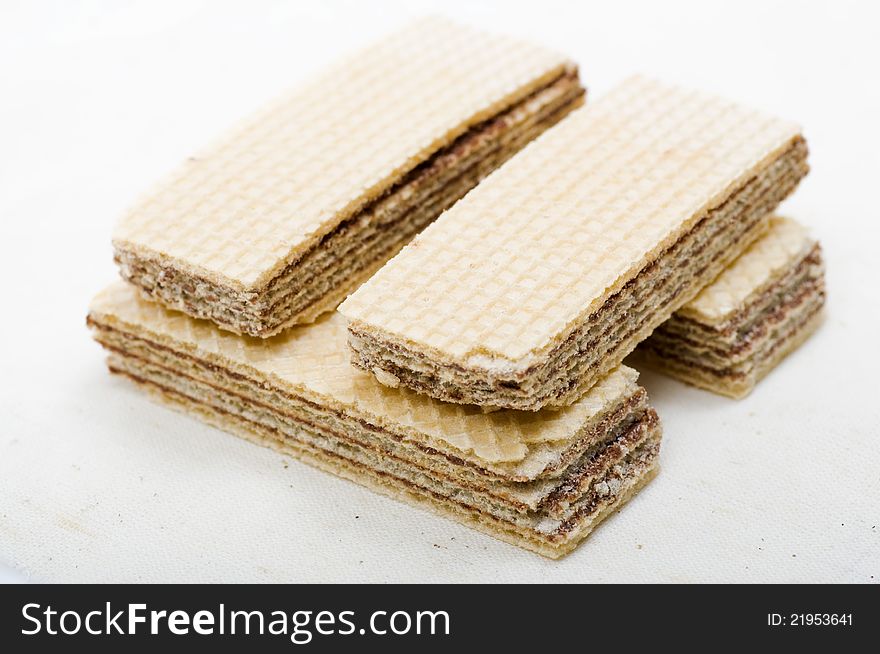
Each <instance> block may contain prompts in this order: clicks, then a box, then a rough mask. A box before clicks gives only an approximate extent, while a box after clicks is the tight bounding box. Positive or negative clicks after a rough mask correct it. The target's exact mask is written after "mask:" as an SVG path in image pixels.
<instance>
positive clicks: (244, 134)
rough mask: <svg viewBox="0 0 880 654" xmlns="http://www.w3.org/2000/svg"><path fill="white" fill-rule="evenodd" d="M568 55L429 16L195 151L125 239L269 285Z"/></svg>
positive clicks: (213, 276)
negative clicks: (328, 235) (335, 229)
mask: <svg viewBox="0 0 880 654" xmlns="http://www.w3.org/2000/svg"><path fill="white" fill-rule="evenodd" d="M568 65H569V62H568V61H567V60H566V59H565V58H564V57H562V56H560V55H558V54H555V53H552V52H550V51H548V50H545V49H543V48H539V47H536V46H532V45H529V44H526V43H522V42H519V41H517V40H515V39H510V38H505V37H500V36H490V35H485V34H482V33H480V32H476V31H474V30H471V29H468V28H464V27H461V26H459V25H455V24H453V23H450V22H447V21H445V20H441V19H427V20H423V21H420V22H418V23H416V24H414V25H413V26H411V27H409V28H407V29H404V30H402V31H400V32H398V33H396V34H394V35H392V36H390V37H389V38H387V39H386V40H384V41H382V42H380V43H379V44H377V45H375V46H373V47H371V48H368V49H365V50H363V51H361V52H359V53H357V54H355V55H352V56H350V57H348V58H346V59H345V60H344V61H342V62H340V63H339V64H338V65H336V66H334V67H332V68H331V69H330V70H328V71H327V72H325V73H323V74H321V75H320V76H318V77H316V78H315V79H313V80H311V81H310V82H308V83H307V84H305V85H303V86H302V87H301V88H299V89H298V90H296V91H294V92H292V93H291V94H289V95H287V96H285V97H283V98H281V99H279V100H278V101H276V102H274V103H273V104H271V105H270V106H269V107H267V108H266V109H265V110H263V111H261V112H259V113H258V114H256V115H255V116H254V117H253V118H252V119H250V120H248V121H247V122H245V123H244V124H242V125H241V126H240V127H239V128H237V129H235V130H234V131H232V132H231V133H230V134H229V135H228V136H226V137H224V138H223V139H221V140H220V141H218V142H217V143H215V144H214V145H212V146H210V147H209V148H207V149H206V150H205V151H203V152H202V153H200V154H198V155H196V156H195V157H192V158H191V159H190V160H189V161H188V162H186V164H185V165H184V166H183V167H182V168H181V169H179V170H178V171H177V172H175V173H174V174H172V175H171V176H170V177H169V179H167V180H165V181H164V182H163V183H162V184H161V185H160V186H159V187H157V188H156V189H155V190H154V191H153V192H152V193H150V194H148V195H147V196H146V197H145V198H144V199H143V200H142V201H141V202H140V203H139V204H138V205H137V206H135V207H134V208H133V209H132V210H131V211H130V212H129V213H128V214H127V215H126V216H125V217H124V219H123V220H122V221H121V223H120V225H119V226H118V228H117V230H116V232H115V234H114V242H115V244H116V245H117V246H118V247H123V248H127V249H132V250H134V251H136V252H138V253H140V254H141V255H142V256H147V257H153V258H161V259H163V260H167V261H172V262H173V264H174V265H175V266H177V267H180V268H181V269H184V270H186V271H188V272H190V273H191V274H194V275H198V276H200V277H203V278H205V279H207V280H211V281H214V282H217V283H222V284H225V285H229V286H231V287H233V288H235V289H238V290H247V289H253V288H257V287H259V286H261V285H263V284H265V283H266V282H268V281H269V280H270V279H271V278H272V276H273V275H274V274H276V273H277V272H278V271H279V270H280V269H281V268H282V267H283V266H284V265H285V263H287V262H289V261H291V260H292V259H294V258H295V257H296V256H297V255H299V254H300V253H302V252H303V251H304V250H305V249H307V248H308V247H309V246H311V245H313V244H314V243H315V242H317V241H318V239H320V237H321V236H323V235H324V234H326V233H328V232H329V231H330V230H331V229H332V228H333V227H334V226H335V225H337V224H339V223H340V222H341V221H343V220H345V219H346V218H348V217H350V216H352V215H353V214H354V213H356V212H357V211H358V209H360V208H361V207H363V206H364V204H365V203H367V202H368V201H370V200H371V199H373V198H375V197H377V196H379V195H381V194H382V193H383V192H384V191H386V190H388V189H389V188H390V187H391V185H392V184H393V183H394V181H395V180H397V179H399V178H400V177H401V176H402V175H403V174H404V173H405V172H407V171H408V170H411V169H412V168H413V167H415V166H416V165H418V164H419V163H420V162H422V161H424V160H425V159H426V158H427V157H428V156H429V155H430V154H431V153H432V152H435V151H436V150H438V149H439V148H441V147H443V146H445V145H447V144H449V143H451V142H452V141H453V140H454V139H455V138H456V137H457V136H459V135H460V134H462V133H463V132H465V131H466V130H467V129H468V128H469V127H470V126H471V125H474V124H476V123H479V122H480V121H482V120H485V119H487V118H489V117H491V116H492V115H493V114H495V113H497V112H498V111H500V110H501V109H502V108H504V107H505V106H509V105H510V104H512V103H513V102H515V101H516V100H518V99H521V98H523V97H525V96H526V95H528V94H529V93H530V92H531V91H532V90H534V89H535V88H536V87H538V86H540V85H541V84H545V83H547V82H548V81H550V80H552V79H553V78H554V77H557V76H559V75H560V74H561V73H562V71H563V70H564V69H565V67H566V66H568Z"/></svg>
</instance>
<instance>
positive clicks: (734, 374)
mask: <svg viewBox="0 0 880 654" xmlns="http://www.w3.org/2000/svg"><path fill="white" fill-rule="evenodd" d="M824 304H825V266H824V262H823V260H822V252H821V249H820V247H819V244H818V243H817V242H816V241H815V240H814V239H813V238H811V237H810V235H809V234H808V233H807V231H806V229H804V228H803V227H802V226H801V225H799V224H798V223H796V222H795V221H793V220H791V219H788V218H781V217H778V216H775V217H773V218H772V220H771V224H770V229H769V230H768V231H767V233H766V234H765V235H763V236H762V237H761V238H760V239H759V240H758V241H756V242H755V243H754V244H753V245H751V246H750V247H749V249H747V250H746V251H745V253H743V255H742V256H741V257H740V258H739V259H737V260H736V261H735V262H734V263H733V264H732V265H731V266H730V267H729V268H728V269H727V270H725V271H724V272H723V273H722V274H721V275H720V276H719V277H718V279H717V280H715V281H714V282H713V283H712V284H710V285H709V286H707V287H706V288H704V289H703V290H702V291H701V292H700V294H699V295H697V297H695V298H694V299H693V300H692V301H691V302H689V303H688V304H686V305H685V306H684V307H682V308H681V309H680V310H679V311H677V312H676V313H675V314H674V315H673V316H672V317H671V318H670V319H669V320H667V321H666V322H665V323H663V324H662V325H661V326H660V327H658V328H657V330H656V331H655V332H654V333H653V334H652V335H651V337H650V338H649V339H648V340H646V341H645V342H644V343H642V344H641V345H640V346H639V355H640V357H641V358H642V359H643V360H644V361H646V362H647V363H649V364H650V365H652V366H653V367H655V368H657V369H659V370H661V371H662V372H665V373H667V374H670V375H672V376H673V377H677V378H679V379H681V380H683V381H686V382H688V383H691V384H693V385H695V386H699V387H701V388H705V389H707V390H710V391H713V392H715V393H719V394H722V395H728V396H731V397H743V396H745V395H747V394H748V393H749V392H750V391H751V390H752V389H753V388H754V386H755V384H756V383H757V382H758V381H759V380H760V379H761V378H762V377H763V376H764V375H766V374H767V373H768V372H769V371H770V370H772V369H773V367H774V366H776V364H777V363H779V362H780V361H781V360H782V359H783V358H784V357H785V356H786V355H787V354H788V353H789V352H791V351H792V350H794V349H795V348H796V347H797V346H798V345H800V344H801V343H802V342H803V341H804V340H806V339H807V337H809V335H810V334H811V333H812V332H813V330H815V328H816V327H817V326H818V325H819V322H820V320H821V310H822V307H823V306H824Z"/></svg>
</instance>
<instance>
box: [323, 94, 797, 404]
mask: <svg viewBox="0 0 880 654" xmlns="http://www.w3.org/2000/svg"><path fill="white" fill-rule="evenodd" d="M805 157H806V147H805V145H804V143H803V139H802V137H801V136H800V132H799V129H798V127H797V126H796V125H794V124H792V123H789V122H786V121H783V120H779V119H776V118H774V117H771V116H766V115H764V114H761V113H758V112H755V111H752V110H749V109H746V108H743V107H740V106H738V105H736V104H733V103H731V102H729V101H726V100H723V99H720V98H717V97H714V96H711V95H707V94H703V93H699V92H692V91H686V90H681V89H677V88H674V87H669V86H666V85H663V84H661V83H658V82H655V81H653V80H649V79H646V78H642V77H635V78H632V79H630V80H628V81H626V82H624V83H623V84H621V85H620V86H618V87H617V88H616V89H615V90H613V91H611V92H610V93H609V94H608V95H607V96H605V97H603V98H601V99H599V100H598V101H596V102H594V103H592V104H591V105H590V106H588V107H587V108H586V109H583V110H580V111H578V112H575V113H574V114H572V115H571V116H570V117H569V118H568V119H566V120H565V121H564V122H563V123H562V124H561V125H560V126H559V127H557V128H556V129H554V130H552V131H550V132H548V133H546V134H544V135H543V136H542V137H540V138H539V139H538V140H536V141H535V142H534V143H532V144H531V145H530V146H528V147H527V148H526V149H525V150H524V151H523V152H522V153H520V154H519V155H518V156H516V157H515V158H514V159H512V160H511V161H510V162H508V164H507V165H505V166H504V167H503V168H502V169H500V170H498V171H496V172H495V173H493V174H492V175H491V176H490V177H489V178H488V179H486V180H485V181H484V182H483V183H482V184H481V185H480V186H479V187H478V188H477V189H476V190H474V191H473V192H471V193H470V194H469V195H468V196H467V197H465V198H464V199H463V200H462V201H460V202H459V203H458V204H456V206H454V207H453V208H452V209H450V210H449V211H447V212H446V213H445V214H444V215H443V216H442V217H441V218H440V219H439V220H438V221H437V222H435V223H434V224H433V225H431V226H430V227H429V228H428V229H426V230H425V231H424V232H422V233H421V234H420V235H419V236H418V237H417V238H416V239H415V240H414V241H413V242H412V243H411V244H410V245H409V246H408V247H406V248H405V249H404V250H403V251H402V252H401V253H400V254H399V255H398V256H397V257H395V258H394V259H392V260H391V261H390V262H389V263H388V264H386V266H385V267H384V268H383V269H382V270H380V271H379V273H377V274H376V275H374V276H373V277H372V278H371V279H370V280H369V281H368V282H367V283H366V284H364V285H363V286H362V287H361V288H360V289H359V290H358V291H357V292H356V293H354V294H353V295H352V296H350V297H349V298H348V299H347V300H346V301H345V302H344V303H343V304H342V305H341V306H340V309H339V310H340V312H342V313H343V314H344V315H345V316H346V317H347V318H348V319H349V321H350V330H351V333H352V338H351V340H350V343H351V346H352V350H353V353H354V355H355V362H356V363H357V364H358V365H362V366H364V367H365V368H366V369H368V370H370V369H376V368H378V369H380V370H382V369H385V367H384V366H383V362H382V360H381V359H383V357H387V359H388V369H391V370H394V372H395V374H397V373H401V372H402V373H405V374H404V376H403V377H401V383H404V384H407V385H410V386H412V387H413V388H417V389H419V390H421V391H422V392H427V393H429V394H434V396H435V397H440V398H442V399H445V400H451V401H463V402H476V403H478V404H483V405H496V406H513V407H516V408H527V409H534V408H539V407H540V406H547V405H548V404H549V405H553V404H554V402H556V400H554V398H553V397H549V398H543V399H538V398H537V396H535V401H534V402H532V403H531V404H529V403H527V402H526V401H524V400H519V399H509V398H508V397H507V396H506V395H505V393H507V392H506V391H504V393H502V392H499V393H498V394H497V397H494V398H493V397H486V395H487V393H485V392H482V391H481V393H483V394H482V395H480V393H477V392H475V391H471V390H468V389H467V388H465V387H464V386H461V385H460V384H462V383H463V382H461V381H460V380H459V379H458V376H460V375H461V374H462V373H461V371H466V372H467V373H468V374H471V373H472V374H473V376H474V378H475V379H476V383H477V384H481V385H483V386H486V385H489V386H491V385H492V384H495V383H496V381H497V380H507V379H511V380H513V379H516V380H518V381H517V382H516V383H517V384H519V383H520V382H523V381H524V380H527V379H528V375H529V374H534V373H533V372H532V373H530V371H534V370H536V369H538V368H539V367H540V366H541V365H543V364H545V363H546V362H547V361H548V360H549V359H550V357H551V355H552V353H553V349H554V348H555V347H557V346H562V344H563V343H565V342H566V339H569V337H571V336H572V335H573V334H575V332H576V331H577V330H578V329H579V328H582V327H583V326H584V325H587V324H589V320H590V317H591V316H592V315H595V314H597V312H598V310H599V309H600V308H602V307H603V305H604V303H605V302H606V300H608V299H609V298H611V297H612V296H614V294H616V293H617V292H619V291H621V289H623V288H624V286H625V285H626V284H627V282H629V281H631V280H633V279H635V278H636V277H638V275H639V273H640V271H644V270H647V269H648V266H649V264H652V263H654V262H657V261H663V259H662V256H663V255H664V253H667V252H670V251H671V248H672V246H674V245H675V244H676V243H680V242H682V240H683V239H684V238H685V237H686V236H687V235H688V234H689V233H690V230H692V229H694V228H697V227H699V225H700V224H701V221H702V220H703V219H705V218H706V217H707V216H710V217H711V216H712V215H713V212H716V213H717V212H720V213H719V214H718V215H719V216H726V218H719V220H722V219H723V220H727V221H730V222H729V224H730V225H731V226H735V225H736V224H737V219H738V218H737V216H738V214H737V212H741V217H740V219H739V222H742V223H743V225H742V229H741V231H740V232H739V235H737V232H736V230H737V229H740V228H739V227H732V231H730V232H729V234H728V236H727V237H726V241H725V242H724V243H721V242H720V241H721V239H715V241H716V242H714V243H713V242H712V239H710V242H709V243H708V245H707V248H708V249H706V252H707V255H709V259H710V260H711V261H715V260H716V259H717V260H718V261H720V262H728V261H730V260H732V258H734V257H735V256H736V255H737V254H739V253H740V252H741V251H742V250H743V249H744V248H745V247H746V246H747V245H748V244H749V243H750V242H751V240H752V239H753V238H754V236H755V235H756V234H757V233H758V231H759V229H758V228H759V227H760V225H759V224H758V223H760V221H761V220H762V219H766V212H767V211H768V210H770V209H772V208H774V207H775V205H776V203H778V202H779V200H781V199H782V197H784V196H785V195H787V194H788V192H790V191H791V190H792V189H793V188H794V186H795V185H796V184H797V182H798V181H799V179H800V177H802V176H803V175H804V174H805V173H806V170H807V168H806V164H805V163H804V159H805ZM762 176H763V177H762ZM741 192H746V196H745V197H744V198H743V199H742V200H741V199H740V198H739V196H738V194H739V193H741ZM740 203H742V204H740ZM755 207H762V209H761V214H760V215H752V214H753V213H754V212H755ZM746 220H756V221H758V223H756V225H755V226H754V228H753V227H751V226H748V225H746V224H745V223H746ZM722 250H723V251H722ZM715 266H716V264H714V263H710V264H709V267H708V268H706V270H707V271H708V272H714V273H715V274H717V271H716V270H715ZM719 270H720V269H719ZM692 274H703V273H697V272H696V271H694V272H693V273H692ZM713 276H714V275H713ZM708 279H709V277H708V276H707V278H706V279H705V280H702V278H700V281H701V282H703V283H705V282H707V281H708ZM701 285H702V283H701V284H700V286H701ZM698 288H699V287H698V286H695V287H694V288H693V290H691V289H689V288H688V289H686V290H685V291H684V292H680V293H676V294H674V296H673V297H672V298H671V299H668V300H666V304H664V305H662V306H660V307H658V308H656V309H654V310H652V313H651V314H650V315H649V316H648V322H649V325H648V329H647V330H645V329H643V330H642V331H645V336H646V335H647V334H648V333H650V327H652V326H656V325H657V324H659V323H660V322H661V321H662V320H663V319H665V317H667V316H668V315H669V314H670V313H671V312H672V311H674V310H675V309H677V308H679V307H680V306H681V304H683V303H684V302H686V301H687V300H689V299H690V298H691V297H692V296H693V293H695V292H696V291H697V290H698ZM652 321H653V322H652ZM636 342H637V341H636ZM636 342H632V343H631V344H630V343H624V342H623V341H621V347H620V348H618V349H617V350H614V351H612V352H611V354H612V355H613V356H614V357H616V358H615V360H614V361H608V362H603V365H604V364H605V363H607V364H608V365H609V366H610V365H614V364H616V363H619V361H620V360H621V359H622V358H623V356H625V355H626V354H627V353H628V352H629V351H630V350H631V349H632V348H633V347H635V345H636ZM624 345H626V347H623V346H624ZM624 350H625V351H624ZM407 359H408V360H409V361H415V363H412V369H410V368H409V366H410V363H406V362H404V363H401V361H404V360H407ZM426 363H428V364H430V365H431V366H434V365H437V366H445V367H446V369H445V370H441V373H439V374H441V375H442V377H441V378H440V379H441V380H442V381H441V382H437V383H435V384H433V386H432V385H431V384H430V383H423V382H422V380H421V379H416V380H413V379H411V378H409V376H410V375H413V376H417V375H419V374H421V373H418V371H419V370H423V369H425V368H424V366H425V365H426ZM395 366H396V368H395ZM420 366H422V367H420ZM401 367H402V368H401ZM431 370H433V368H431ZM598 372H600V371H598V369H597V370H594V371H593V372H592V373H591V372H590V371H587V373H586V374H587V376H590V375H591V374H592V375H593V376H592V377H591V378H590V379H589V380H588V379H586V378H584V380H582V383H583V385H584V389H586V388H589V384H591V383H593V382H594V381H595V380H596V379H598V378H599V374H598ZM594 373H595V374H594ZM432 374H433V373H432ZM450 380H451V381H450ZM586 382H589V383H586ZM450 385H452V386H454V387H453V388H452V389H451V390H450ZM456 385H457V386H456ZM483 386H481V388H482V387H483ZM578 390H579V391H580V389H578ZM529 392H532V391H529ZM573 399H576V394H569V396H564V395H560V396H558V401H559V403H560V404H565V403H567V402H570V401H572V400H573ZM538 402H540V403H538Z"/></svg>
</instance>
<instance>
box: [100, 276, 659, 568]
mask: <svg viewBox="0 0 880 654" xmlns="http://www.w3.org/2000/svg"><path fill="white" fill-rule="evenodd" d="M89 324H90V326H91V327H92V329H93V333H94V335H95V338H96V340H98V341H99V342H100V343H101V344H102V345H103V346H104V347H105V348H106V349H107V350H108V352H109V356H108V365H109V367H110V369H111V370H112V371H113V372H116V373H120V374H122V375H125V376H127V377H129V378H131V379H132V380H133V381H135V383H137V384H138V385H140V386H142V387H144V388H145V389H146V390H147V391H149V392H150V393H151V394H153V395H154V396H156V397H159V398H160V399H162V400H163V401H165V402H168V403H170V404H171V405H172V406H174V407H176V408H180V409H183V410H184V411H186V412H187V413H190V414H193V415H195V416H197V417H199V418H201V419H203V420H206V421H207V422H209V423H211V424H214V425H216V426H219V427H221V428H223V429H225V430H228V431H231V432H233V433H235V434H237V435H240V436H244V437H245V438H249V439H250V440H253V441H256V442H258V443H260V444H263V445H268V446H271V447H274V448H276V449H279V450H280V451H283V452H285V453H287V454H290V455H291V456H295V457H297V458H299V459H302V460H304V461H306V462H308V463H311V464H313V465H317V466H318V467H321V468H322V469H325V470H328V471H331V472H334V473H336V474H339V475H341V476H343V477H346V478H348V479H351V480H353V481H357V482H358V483H361V484H364V485H366V486H368V487H370V488H373V489H374V490H378V491H380V492H383V493H386V494H391V495H393V496H395V497H398V498H399V499H404V500H406V501H409V502H412V503H415V504H418V505H419V506H425V507H427V508H431V509H433V510H435V511H437V512H439V513H441V514H443V515H446V516H448V517H451V518H454V519H456V520H458V521H460V522H463V523H465V524H467V525H469V526H472V527H475V528H477V529H480V530H482V531H484V532H486V533H489V534H490V535H493V536H496V537H498V538H500V539H502V540H506V541H509V542H512V543H514V544H517V545H519V546H521V547H525V548H526V549H530V550H532V551H536V552H538V553H541V554H543V555H546V556H550V557H559V556H562V555H564V554H566V553H568V552H570V551H571V550H573V549H574V548H575V547H576V546H577V544H578V543H580V542H581V541H582V540H583V539H584V538H586V537H587V536H588V534H589V533H591V532H592V530H593V529H594V528H595V527H596V526H597V525H598V524H599V523H600V522H601V521H602V520H603V519H604V518H605V517H607V516H608V515H609V514H610V513H611V512H613V511H614V510H615V509H616V508H618V507H620V506H622V505H623V504H624V503H625V502H626V501H628V499H629V498H630V497H631V496H632V495H633V494H635V493H636V492H637V491H638V489H639V488H641V487H642V486H643V485H644V484H645V483H647V481H648V480H650V479H651V478H652V477H653V476H654V474H655V473H656V461H657V456H658V453H659V447H660V439H661V430H660V426H659V422H658V419H657V415H656V413H655V412H654V411H653V409H652V408H650V406H649V405H648V403H647V398H646V394H645V392H644V389H641V388H640V387H639V386H638V385H637V384H636V383H635V381H636V377H637V373H635V371H633V370H632V369H629V368H625V367H621V368H620V369H619V370H617V371H615V372H614V373H613V374H611V375H609V377H608V379H607V383H606V384H604V385H603V386H602V387H601V388H597V389H594V391H593V392H591V393H590V394H589V395H588V397H586V398H585V399H584V400H583V401H582V402H581V403H579V405H575V406H573V407H571V408H570V409H569V410H567V411H564V412H547V413H546V414H540V413H528V414H527V413H521V412H514V411H507V412H504V411H500V412H495V413H490V414H486V413H484V412H482V411H479V410H476V409H474V408H472V407H461V406H454V405H443V404H440V403H437V402H433V401H432V400H428V399H426V398H424V397H422V396H418V395H416V394H413V393H412V392H410V391H407V390H403V389H401V390H392V389H387V388H383V387H382V386H380V385H378V384H376V383H375V380H373V379H372V378H370V377H369V376H367V375H364V374H362V373H360V372H358V371H356V370H355V369H353V368H352V367H350V366H348V365H347V363H346V362H345V361H344V360H340V357H339V354H340V353H341V352H344V342H345V327H344V324H343V321H342V319H341V318H340V317H338V316H334V317H329V318H327V319H324V320H322V321H319V322H318V323H316V324H315V325H312V326H310V327H304V328H299V329H296V330H292V331H291V332H290V333H288V334H286V335H284V336H283V337H277V338H275V339H254V338H247V337H239V336H234V335H231V334H228V333H224V332H222V331H220V330H218V329H216V328H215V327H213V326H212V325H210V324H208V323H206V322H204V321H197V320H193V319H191V318H188V317H186V316H184V315H183V314H180V313H176V312H171V311H168V310H166V309H163V308H162V307H160V306H158V305H156V304H154V303H150V302H148V301H146V300H143V299H141V298H140V297H139V296H138V294H137V292H136V290H135V289H134V288H132V287H130V286H128V285H125V284H123V283H121V282H120V283H117V284H115V285H114V286H112V287H110V288H108V289H107V290H105V291H104V292H103V293H101V294H100V295H99V296H98V297H97V298H96V299H95V301H94V302H93V304H92V306H91V309H90V312H89Z"/></svg>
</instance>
